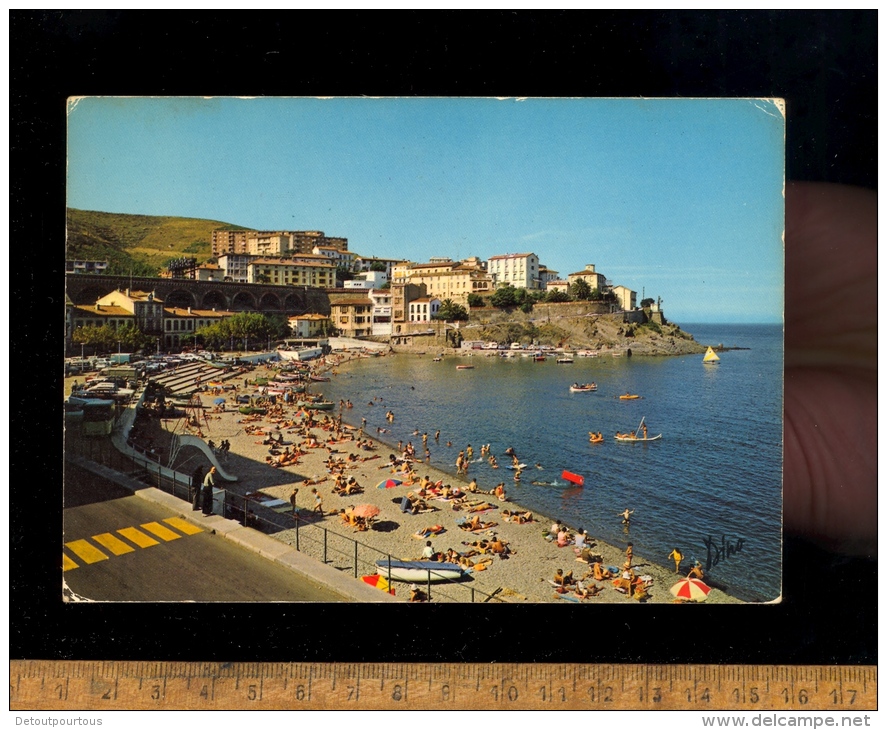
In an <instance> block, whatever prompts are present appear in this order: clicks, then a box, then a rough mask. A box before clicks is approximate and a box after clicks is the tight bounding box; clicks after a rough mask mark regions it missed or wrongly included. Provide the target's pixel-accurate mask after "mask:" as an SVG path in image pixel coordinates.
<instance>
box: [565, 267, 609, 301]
mask: <svg viewBox="0 0 887 730" xmlns="http://www.w3.org/2000/svg"><path fill="white" fill-rule="evenodd" d="M579 279H583V280H584V281H585V283H586V284H588V286H589V287H590V288H591V290H592V291H594V290H595V289H597V290H598V291H599V292H600V293H601V294H603V293H604V292H605V291H606V288H607V279H606V277H605V276H604V275H603V274H599V273H598V272H597V271H595V270H594V264H585V268H584V269H582V271H574V272H573V273H572V274H568V275H567V281H568V282H570V284H573V283H575V282H577V281H578V280H579Z"/></svg>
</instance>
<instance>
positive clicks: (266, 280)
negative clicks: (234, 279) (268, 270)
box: [256, 274, 271, 284]
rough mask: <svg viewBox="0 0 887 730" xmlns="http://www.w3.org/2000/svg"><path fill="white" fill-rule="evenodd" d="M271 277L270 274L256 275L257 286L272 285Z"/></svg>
mask: <svg viewBox="0 0 887 730" xmlns="http://www.w3.org/2000/svg"><path fill="white" fill-rule="evenodd" d="M270 283H271V277H270V276H268V274H256V284H270Z"/></svg>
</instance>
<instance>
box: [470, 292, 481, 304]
mask: <svg viewBox="0 0 887 730" xmlns="http://www.w3.org/2000/svg"><path fill="white" fill-rule="evenodd" d="M468 306H469V307H482V306H484V298H483V297H482V296H481V295H480V294H475V293H474V292H471V294H469V295H468Z"/></svg>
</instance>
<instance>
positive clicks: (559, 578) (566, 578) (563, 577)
mask: <svg viewBox="0 0 887 730" xmlns="http://www.w3.org/2000/svg"><path fill="white" fill-rule="evenodd" d="M554 582H555V583H556V584H557V585H559V586H569V585H573V583H574V582H575V581H574V580H573V571H572V570H571V571H570V572H569V573H566V574H565V573H564V571H563V570H562V569H561V568H558V569H557V572H556V573H555V574H554Z"/></svg>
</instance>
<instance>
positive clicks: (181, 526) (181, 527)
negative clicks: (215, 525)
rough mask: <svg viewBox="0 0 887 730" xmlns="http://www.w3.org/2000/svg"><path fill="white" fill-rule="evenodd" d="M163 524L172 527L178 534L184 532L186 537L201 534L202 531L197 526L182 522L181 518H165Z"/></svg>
mask: <svg viewBox="0 0 887 730" xmlns="http://www.w3.org/2000/svg"><path fill="white" fill-rule="evenodd" d="M164 522H166V523H167V524H169V525H172V526H173V527H175V528H176V529H177V530H178V531H179V532H184V533H185V534H186V535H196V534H197V533H198V532H203V530H202V529H201V528H199V527H198V526H197V525H192V524H191V523H190V522H188V521H186V520H183V519H182V518H181V517H167V518H166V519H165V520H164Z"/></svg>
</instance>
